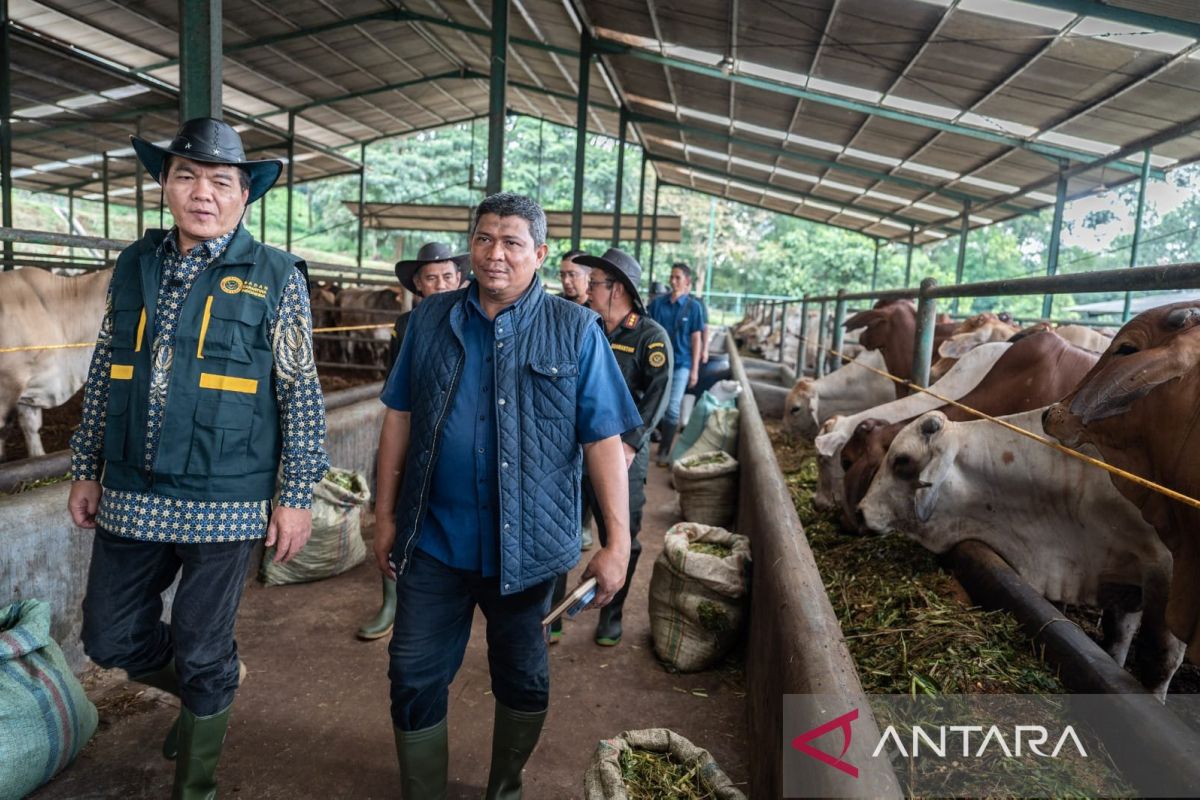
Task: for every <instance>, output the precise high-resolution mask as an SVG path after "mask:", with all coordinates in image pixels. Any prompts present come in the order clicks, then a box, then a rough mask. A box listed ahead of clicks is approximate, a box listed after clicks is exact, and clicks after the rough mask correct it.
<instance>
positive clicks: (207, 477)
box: [103, 226, 302, 501]
mask: <svg viewBox="0 0 1200 800" xmlns="http://www.w3.org/2000/svg"><path fill="white" fill-rule="evenodd" d="M165 236H166V232H165V231H148V232H147V234H146V235H145V236H144V237H143V238H142V239H140V240H138V241H137V242H135V243H134V244H133V245H131V246H130V247H128V248H126V249H125V250H124V251H122V252H121V255H120V257H118V259H117V267H116V269H115V270H114V271H113V278H112V368H111V371H110V378H109V389H108V408H107V412H106V415H105V423H104V448H103V455H104V461H105V466H104V478H103V485H104V486H105V487H107V488H109V489H121V490H126V491H141V492H145V491H153V492H155V493H156V494H161V495H165V496H167V497H178V498H181V499H190V500H230V501H234V500H236V501H248V500H268V499H270V498H271V496H272V495H273V494H274V493H275V474H276V471H277V470H278V468H279V457H280V451H281V448H282V439H281V433H280V424H279V413H278V409H277V407H276V403H275V375H274V370H273V367H274V356H273V354H272V352H271V339H270V330H269V328H268V325H269V319H270V315H269V314H268V313H267V312H268V309H273V308H277V307H278V305H279V301H280V299H281V298H282V296H283V289H284V286H286V285H287V281H288V280H289V278H290V277H291V272H292V269H293V268H295V267H297V266H299V265H300V264H301V263H302V262H299V260H298V259H296V258H295V257H294V256H290V255H288V254H287V253H284V252H282V251H280V250H276V249H274V248H271V247H267V246H266V245H263V244H259V243H258V242H256V241H254V239H253V237H251V235H250V234H249V233H248V232H247V231H246V229H245V228H242V227H240V226H239V228H238V230H237V233H235V234H234V236H233V238H232V239H231V240H230V242H229V245H228V246H227V247H226V248H225V252H224V253H222V254H221V256H220V257H219V258H217V259H216V260H215V261H213V263H212V264H211V265H209V267H208V268H207V269H205V270H203V271H201V272H200V274H198V275H197V276H196V281H195V283H193V284H192V288H191V290H190V291H189V292H188V296H187V299H186V300H184V302H183V307H182V308H181V309H180V310H179V327H178V329H177V331H176V334H175V348H174V356H173V360H172V365H171V375H170V381H169V383H168V385H167V387H166V392H167V394H166V406H165V408H164V409H163V421H162V429H161V435H160V438H159V446H158V450H157V452H156V453H155V457H154V464H153V468H152V469H149V470H148V469H146V466H145V452H146V426H147V416H148V413H149V395H150V389H151V387H150V373H151V371H152V370H151V362H150V360H151V358H153V351H154V347H153V342H152V341H151V340H152V339H153V336H154V311H155V304H156V303H157V300H158V287H159V284H160V282H161V281H162V270H163V259H162V258H161V257H160V256H159V253H158V249H159V247H160V246H161V244H162V241H163V239H164V238H165Z"/></svg>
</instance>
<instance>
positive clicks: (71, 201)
mask: <svg viewBox="0 0 1200 800" xmlns="http://www.w3.org/2000/svg"><path fill="white" fill-rule="evenodd" d="M67 233H69V234H72V235H74V233H75V190H74V189H67ZM67 254H68V255H69V256H70V257H71V258H74V257H75V248H74V247H71V248H68V249H67Z"/></svg>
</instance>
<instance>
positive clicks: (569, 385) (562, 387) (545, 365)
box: [529, 361, 579, 419]
mask: <svg viewBox="0 0 1200 800" xmlns="http://www.w3.org/2000/svg"><path fill="white" fill-rule="evenodd" d="M529 369H530V371H531V372H532V373H533V375H532V383H533V410H534V412H535V413H536V414H537V415H538V416H539V417H541V418H542V419H563V418H570V419H574V418H575V387H576V383H577V381H578V380H579V365H578V364H577V363H575V362H573V361H567V362H559V361H537V362H533V363H531V364H530V365H529Z"/></svg>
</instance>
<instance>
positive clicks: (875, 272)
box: [871, 239, 879, 292]
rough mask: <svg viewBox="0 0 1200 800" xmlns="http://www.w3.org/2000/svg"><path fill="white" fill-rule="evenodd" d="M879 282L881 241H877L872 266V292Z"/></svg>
mask: <svg viewBox="0 0 1200 800" xmlns="http://www.w3.org/2000/svg"><path fill="white" fill-rule="evenodd" d="M878 280H879V240H878V239H876V240H875V261H874V263H872V265H871V291H872V292H873V291H875V284H876V282H877V281H878Z"/></svg>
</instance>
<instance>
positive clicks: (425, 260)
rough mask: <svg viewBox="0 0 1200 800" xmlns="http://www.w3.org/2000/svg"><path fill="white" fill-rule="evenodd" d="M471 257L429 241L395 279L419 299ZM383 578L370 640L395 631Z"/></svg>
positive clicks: (445, 288) (450, 283)
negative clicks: (380, 600) (379, 600)
mask: <svg viewBox="0 0 1200 800" xmlns="http://www.w3.org/2000/svg"><path fill="white" fill-rule="evenodd" d="M470 259H471V254H470V253H463V254H461V255H455V254H454V251H453V250H451V249H450V245H448V244H446V243H445V242H426V243H425V244H423V245H421V249H420V250H418V251H417V257H416V258H410V259H405V260H402V261H397V262H396V278H397V279H398V280H399V281H400V285H401V286H403V287H404V288H405V289H408V290H409V291H410V292H412V293H413V294H414V295H416V296H417V297H420V298H425V297H428V296H430V295H433V294H441V293H442V292H452V291H454V290H455V289H457V288H459V287H460V286H462V284H463V281H464V280H465V273H466V266H467V262H469V261H470ZM411 318H412V312H411V311H405V312H404V313H403V314H401V315H400V316H398V317H396V325H395V327H394V328H393V329H392V341H391V346H390V348H389V353H388V371H389V372H391V369H392V366H393V365H394V364H395V363H396V357H397V356H399V355H400V346H401V345H402V344H404V335H405V334H406V333H407V332H408V321H409V320H410V319H411ZM382 580H383V600H382V602H381V603H380V605H379V611H378V612H376V614H375V616H374V617H373V618H372V619H371V620H370V621H369V622H367V623H365V624H364V625H363V626H362V627H361V628H359V629H358V633H357V636H358V638H359V639H363V640H366V641H370V640H372V639H379V638H382V637H384V636H387V635H388V634H389V633H391V632H392V623H393V622H394V621H395V619H396V581H395V580H393V579H392V578H390V577H388V576H387V575H384V576H383V578H382Z"/></svg>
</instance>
